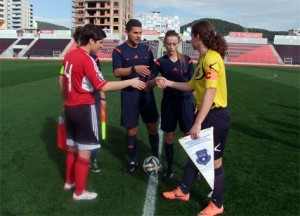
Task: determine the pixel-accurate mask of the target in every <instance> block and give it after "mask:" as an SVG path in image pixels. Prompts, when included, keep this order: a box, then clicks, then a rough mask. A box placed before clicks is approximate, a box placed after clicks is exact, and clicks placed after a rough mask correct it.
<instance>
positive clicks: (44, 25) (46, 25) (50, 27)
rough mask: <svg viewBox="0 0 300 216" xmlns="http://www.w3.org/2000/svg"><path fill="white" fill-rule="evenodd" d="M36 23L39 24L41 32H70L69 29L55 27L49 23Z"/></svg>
mask: <svg viewBox="0 0 300 216" xmlns="http://www.w3.org/2000/svg"><path fill="white" fill-rule="evenodd" d="M36 22H37V24H38V29H39V30H70V29H69V28H67V27H64V26H60V25H55V24H52V23H48V22H41V21H36Z"/></svg>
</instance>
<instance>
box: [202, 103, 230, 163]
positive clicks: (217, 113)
mask: <svg viewBox="0 0 300 216" xmlns="http://www.w3.org/2000/svg"><path fill="white" fill-rule="evenodd" d="M209 127H214V156H215V160H217V159H219V158H221V157H222V155H223V152H224V149H225V143H226V139H227V134H228V131H229V128H230V112H229V110H228V109H226V108H225V109H215V110H211V111H209V113H208V114H207V116H206V118H205V119H204V121H203V122H202V125H201V130H203V129H206V128H209Z"/></svg>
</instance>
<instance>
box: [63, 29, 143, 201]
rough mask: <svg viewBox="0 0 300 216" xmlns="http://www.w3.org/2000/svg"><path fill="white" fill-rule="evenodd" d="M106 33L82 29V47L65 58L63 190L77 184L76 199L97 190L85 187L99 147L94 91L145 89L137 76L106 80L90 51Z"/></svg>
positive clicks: (83, 197) (80, 198) (95, 47)
mask: <svg viewBox="0 0 300 216" xmlns="http://www.w3.org/2000/svg"><path fill="white" fill-rule="evenodd" d="M105 37H106V34H105V32H104V31H103V30H102V29H101V28H100V27H99V26H96V25H94V24H87V25H85V26H84V28H83V29H82V31H81V35H80V46H79V48H78V49H75V50H73V51H70V52H69V53H67V54H66V56H65V58H64V60H63V66H64V75H63V78H64V79H63V87H64V88H63V95H64V96H65V99H64V105H65V107H64V110H65V123H66V130H67V145H68V146H69V151H68V154H67V161H66V182H65V186H64V189H65V190H69V189H72V188H73V187H75V190H74V193H73V199H74V200H91V199H95V198H96V197H97V193H94V192H88V191H86V190H85V186H86V181H87V177H88V170H89V160H90V154H91V150H93V149H97V148H100V142H99V136H98V124H97V114H96V109H95V102H96V101H95V96H94V91H95V90H97V91H103V92H106V91H114V90H119V89H123V88H126V87H129V86H131V87H133V88H136V89H139V90H142V89H144V88H145V87H146V86H145V83H144V82H143V81H140V80H139V79H138V78H133V79H128V80H124V81H115V82H107V81H106V80H105V79H104V78H103V76H102V73H101V72H100V71H99V69H98V67H97V65H96V63H95V61H94V59H93V58H92V57H91V56H90V53H93V52H94V53H96V52H97V51H99V49H100V48H101V47H102V44H103V40H104V38H105Z"/></svg>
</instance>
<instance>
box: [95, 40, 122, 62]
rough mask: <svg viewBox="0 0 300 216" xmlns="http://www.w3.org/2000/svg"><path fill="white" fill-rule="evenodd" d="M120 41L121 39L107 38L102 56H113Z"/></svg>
mask: <svg viewBox="0 0 300 216" xmlns="http://www.w3.org/2000/svg"><path fill="white" fill-rule="evenodd" d="M119 42H120V40H111V39H105V40H104V44H103V49H102V50H101V51H100V58H112V51H113V49H114V48H115V47H116V46H118V44H119Z"/></svg>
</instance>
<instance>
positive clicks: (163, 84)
mask: <svg viewBox="0 0 300 216" xmlns="http://www.w3.org/2000/svg"><path fill="white" fill-rule="evenodd" d="M155 83H156V85H157V87H158V88H160V89H165V88H167V87H170V84H171V81H169V80H167V79H166V78H164V77H156V78H155Z"/></svg>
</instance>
